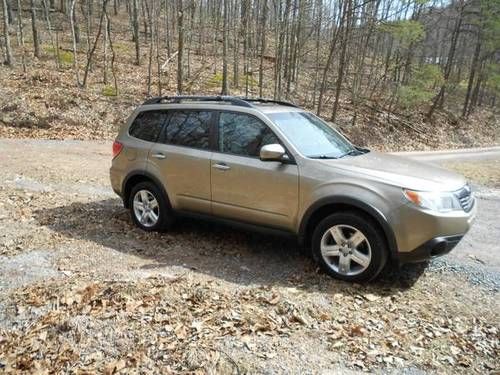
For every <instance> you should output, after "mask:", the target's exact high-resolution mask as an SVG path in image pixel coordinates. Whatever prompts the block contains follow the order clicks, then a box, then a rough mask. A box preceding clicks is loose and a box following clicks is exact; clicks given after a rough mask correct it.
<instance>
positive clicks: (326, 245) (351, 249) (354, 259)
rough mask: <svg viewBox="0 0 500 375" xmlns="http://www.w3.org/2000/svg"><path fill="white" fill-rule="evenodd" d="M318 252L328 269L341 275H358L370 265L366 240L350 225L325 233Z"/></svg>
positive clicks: (330, 229) (369, 249)
mask: <svg viewBox="0 0 500 375" xmlns="http://www.w3.org/2000/svg"><path fill="white" fill-rule="evenodd" d="M320 250H321V255H322V257H323V259H324V261H325V263H326V264H327V265H328V267H330V268H331V269H332V270H333V271H335V272H337V273H339V274H341V275H346V276H355V275H359V274H360V273H362V272H363V271H365V270H366V269H367V268H368V266H369V265H370V263H371V256H372V251H371V246H370V243H369V242H368V239H367V238H366V236H365V235H364V234H363V233H362V232H361V231H360V230H359V229H356V228H354V227H352V226H350V225H344V224H338V225H334V226H333V227H331V228H329V229H328V230H327V231H325V233H324V234H323V237H322V238H321V244H320Z"/></svg>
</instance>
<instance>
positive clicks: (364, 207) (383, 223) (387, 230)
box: [299, 196, 398, 259]
mask: <svg viewBox="0 0 500 375" xmlns="http://www.w3.org/2000/svg"><path fill="white" fill-rule="evenodd" d="M331 204H344V205H348V206H352V207H353V208H356V209H358V210H361V211H364V212H366V213H367V214H368V215H370V216H371V217H372V218H373V219H374V220H375V221H376V222H377V224H379V225H380V227H381V228H382V230H383V231H384V235H385V238H386V239H387V245H388V247H389V253H390V254H389V255H390V256H391V258H393V259H396V258H397V253H398V248H397V243H396V237H395V236H394V231H393V230H392V228H391V226H390V225H389V222H388V221H387V218H386V217H385V216H384V214H383V213H382V212H380V210H378V209H377V208H376V207H374V206H372V205H370V204H368V203H365V202H363V201H360V200H358V199H356V198H353V197H349V196H334V197H325V198H321V199H319V200H317V201H316V202H314V203H313V204H311V205H310V206H309V208H308V209H307V210H306V212H305V214H304V216H303V218H302V221H301V222H300V226H299V243H300V244H301V245H304V244H305V242H306V240H307V235H308V234H307V228H308V224H309V221H310V219H311V217H312V216H313V214H314V213H315V212H316V211H317V210H318V209H320V208H322V207H325V206H327V205H331Z"/></svg>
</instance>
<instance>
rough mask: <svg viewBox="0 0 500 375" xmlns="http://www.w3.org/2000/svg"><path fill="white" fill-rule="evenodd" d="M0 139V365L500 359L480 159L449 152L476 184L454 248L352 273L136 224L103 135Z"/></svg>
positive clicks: (183, 367)
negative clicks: (420, 260)
mask: <svg viewBox="0 0 500 375" xmlns="http://www.w3.org/2000/svg"><path fill="white" fill-rule="evenodd" d="M0 149H1V150H2V153H1V154H0V227H1V228H2V229H1V231H0V371H2V369H3V371H5V372H6V373H17V372H18V371H19V370H25V371H27V372H29V373H36V372H37V371H38V373H39V374H45V373H48V372H51V373H52V372H56V373H60V372H71V373H80V374H83V373H95V372H102V373H105V374H112V373H117V372H120V371H121V373H144V372H157V373H160V372H161V373H168V372H172V371H175V372H186V371H189V372H194V373H223V374H224V373H225V374H233V373H234V374H243V373H268V374H271V373H286V372H288V373H320V372H322V373H328V372H329V371H330V372H334V373H344V374H351V373H357V372H359V371H368V370H370V371H376V372H380V373H406V374H423V373H428V372H439V373H450V374H452V373H453V374H454V373H471V372H474V373H479V374H484V373H488V372H490V371H493V370H498V369H500V361H499V358H500V355H499V354H500V346H499V339H500V321H499V316H498V311H499V310H500V299H499V288H500V263H499V261H500V259H499V258H498V252H497V251H496V252H495V251H493V250H496V249H497V248H498V247H497V245H498V243H499V242H500V227H499V226H498V222H497V220H496V218H495V215H496V214H495V213H498V212H499V211H500V190H499V189H498V186H495V184H493V185H492V184H490V180H489V178H488V177H485V176H486V174H488V173H489V172H492V169H490V168H487V169H484V170H483V172H481V173H479V174H476V173H477V171H476V168H473V167H471V166H470V165H469V163H477V162H478V161H477V160H476V161H467V160H465V161H464V162H463V163H460V165H458V164H457V165H455V167H456V168H457V169H461V168H463V171H464V172H465V173H466V174H469V171H470V174H469V176H468V177H470V178H472V179H473V181H475V183H476V184H478V183H479V184H486V186H484V185H476V186H475V188H476V189H477V192H478V193H477V195H478V204H479V210H478V217H477V220H476V223H475V225H474V226H473V228H472V230H471V231H470V233H469V234H468V235H467V236H466V238H465V239H464V240H463V241H462V242H461V243H460V244H459V246H458V247H457V248H456V249H455V250H454V251H453V252H452V253H450V254H448V255H447V256H445V257H442V258H440V259H436V260H434V261H432V262H431V263H430V264H428V265H427V266H411V267H405V268H403V269H401V270H399V271H394V270H393V271H386V272H385V273H384V275H383V276H382V277H381V278H380V280H378V281H377V282H375V283H372V284H370V285H362V286H361V285H357V284H348V283H344V282H340V281H336V280H333V279H331V278H329V277H328V276H326V275H325V274H323V273H321V272H319V271H318V270H317V269H316V267H315V266H314V264H313V262H312V261H311V260H310V259H309V258H308V257H307V256H306V255H304V254H302V253H301V252H300V251H299V249H298V248H297V245H296V244H295V243H294V242H293V241H289V240H286V239H282V238H275V237H270V236H264V235H257V234H251V233H247V232H240V231H235V230H234V229H229V228H226V227H223V226H218V225H214V224H208V223H203V222H198V221H183V222H182V223H180V225H177V226H176V228H175V229H174V230H173V231H171V232H168V233H165V234H157V233H145V232H142V231H140V230H139V229H137V228H136V227H134V226H133V224H132V223H131V220H130V218H129V214H128V212H127V210H125V209H124V208H123V207H122V205H121V202H120V200H119V199H117V198H116V196H115V195H114V194H113V193H112V191H111V189H110V188H109V183H108V167H109V162H110V158H109V143H108V142H102V141H84V142H80V141H47V140H8V139H4V140H0ZM413 157H417V158H418V156H413ZM499 160H500V157H498V156H494V157H493V158H492V160H488V161H487V162H488V163H498V162H499ZM448 162H449V161H440V163H448ZM482 162H485V161H482ZM493 173H496V172H494V171H493Z"/></svg>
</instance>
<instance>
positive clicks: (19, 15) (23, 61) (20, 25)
mask: <svg viewBox="0 0 500 375" xmlns="http://www.w3.org/2000/svg"><path fill="white" fill-rule="evenodd" d="M17 27H18V30H19V41H20V44H21V49H22V54H21V65H22V67H23V72H24V73H26V49H25V47H24V30H23V20H22V8H21V0H17Z"/></svg>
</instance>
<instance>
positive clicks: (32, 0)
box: [30, 0, 40, 58]
mask: <svg viewBox="0 0 500 375" xmlns="http://www.w3.org/2000/svg"><path fill="white" fill-rule="evenodd" d="M30 8H31V31H32V34H33V54H34V55H35V57H37V58H40V38H39V36H38V28H37V25H36V8H35V0H30Z"/></svg>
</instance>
